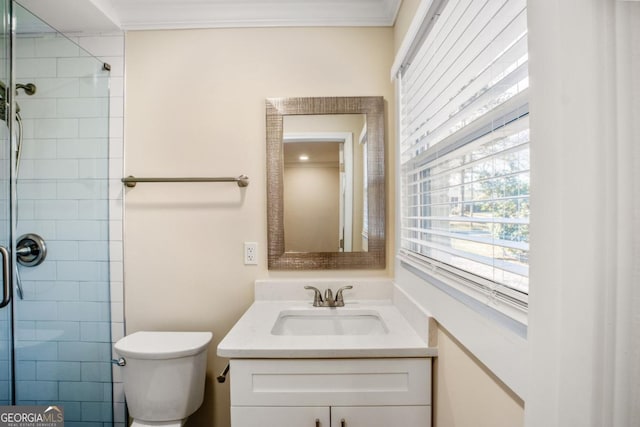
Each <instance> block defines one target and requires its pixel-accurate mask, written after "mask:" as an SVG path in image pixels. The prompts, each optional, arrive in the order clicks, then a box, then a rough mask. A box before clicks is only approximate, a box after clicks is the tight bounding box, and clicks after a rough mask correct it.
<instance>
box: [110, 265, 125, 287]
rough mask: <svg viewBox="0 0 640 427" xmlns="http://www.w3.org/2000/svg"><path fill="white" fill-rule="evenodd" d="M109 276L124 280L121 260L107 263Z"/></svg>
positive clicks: (120, 280) (113, 278) (112, 278)
mask: <svg viewBox="0 0 640 427" xmlns="http://www.w3.org/2000/svg"><path fill="white" fill-rule="evenodd" d="M109 277H111V280H116V281H119V282H122V281H123V280H124V269H123V265H122V262H120V261H113V262H111V263H110V265H109Z"/></svg>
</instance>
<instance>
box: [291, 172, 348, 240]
mask: <svg viewBox="0 0 640 427" xmlns="http://www.w3.org/2000/svg"><path fill="white" fill-rule="evenodd" d="M283 175H284V176H283V180H284V228H285V233H284V247H285V250H286V251H287V252H337V251H338V250H339V249H340V238H339V237H340V236H339V231H340V167H339V165H338V164H336V165H333V166H327V165H324V166H323V165H317V166H313V165H306V166H302V167H296V166H285V168H284V174H283Z"/></svg>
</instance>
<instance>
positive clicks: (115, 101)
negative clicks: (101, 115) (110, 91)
mask: <svg viewBox="0 0 640 427" xmlns="http://www.w3.org/2000/svg"><path fill="white" fill-rule="evenodd" d="M109 115H110V116H111V117H124V98H123V97H122V96H111V97H110V98H109Z"/></svg>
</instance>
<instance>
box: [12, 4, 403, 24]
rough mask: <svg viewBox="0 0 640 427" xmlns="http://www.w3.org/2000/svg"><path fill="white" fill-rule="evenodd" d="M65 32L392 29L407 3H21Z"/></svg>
mask: <svg viewBox="0 0 640 427" xmlns="http://www.w3.org/2000/svg"><path fill="white" fill-rule="evenodd" d="M18 1H19V3H21V4H22V5H23V6H24V7H26V8H27V9H29V10H30V11H32V12H33V13H34V14H36V15H37V16H39V17H40V18H42V19H43V20H45V21H46V22H47V23H48V24H50V25H51V26H52V27H54V28H56V29H57V30H59V31H62V32H86V31H90V32H91V31H114V30H117V29H122V30H143V29H181V28H224V27H273V26H391V25H393V23H394V21H395V18H396V13H397V11H398V7H399V6H400V2H401V1H402V0H56V1H52V0H18Z"/></svg>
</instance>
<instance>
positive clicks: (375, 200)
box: [266, 97, 386, 270]
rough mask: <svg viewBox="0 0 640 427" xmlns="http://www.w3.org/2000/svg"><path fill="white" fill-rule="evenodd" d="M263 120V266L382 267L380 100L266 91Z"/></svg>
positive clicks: (383, 133)
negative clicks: (265, 251)
mask: <svg viewBox="0 0 640 427" xmlns="http://www.w3.org/2000/svg"><path fill="white" fill-rule="evenodd" d="M266 126H267V129H266V130H267V222H268V266H269V269H270V270H335V269H381V268H385V267H386V257H385V249H386V242H385V230H386V227H385V206H386V202H385V142H384V138H385V131H384V99H383V98H382V97H317V98H270V99H267V101H266ZM306 153H313V154H312V155H311V156H310V155H309V154H306ZM332 153H334V154H332ZM335 153H337V154H335ZM310 157H315V158H316V159H314V158H310ZM320 159H321V160H320ZM298 160H300V161H304V162H308V163H306V164H305V165H304V166H301V165H298V164H297V163H296V162H297V161H298ZM320 169H322V171H321V173H322V174H324V175H323V176H326V177H330V178H326V179H325V178H319V175H317V173H320ZM331 171H335V173H334V172H331ZM311 172H313V173H315V174H316V175H314V176H313V177H311V175H309V174H310V173H311ZM303 173H304V174H303ZM285 187H286V189H285ZM296 187H298V190H297V193H296V192H295V191H296ZM323 188H330V189H333V190H332V191H329V192H327V194H328V195H327V196H324V195H323V194H325V192H324V190H323ZM327 227H328V228H327Z"/></svg>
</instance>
